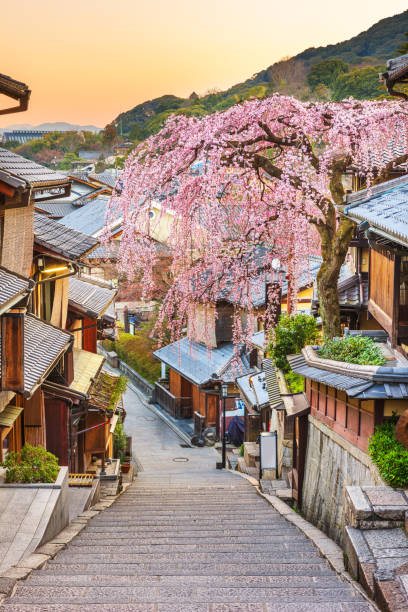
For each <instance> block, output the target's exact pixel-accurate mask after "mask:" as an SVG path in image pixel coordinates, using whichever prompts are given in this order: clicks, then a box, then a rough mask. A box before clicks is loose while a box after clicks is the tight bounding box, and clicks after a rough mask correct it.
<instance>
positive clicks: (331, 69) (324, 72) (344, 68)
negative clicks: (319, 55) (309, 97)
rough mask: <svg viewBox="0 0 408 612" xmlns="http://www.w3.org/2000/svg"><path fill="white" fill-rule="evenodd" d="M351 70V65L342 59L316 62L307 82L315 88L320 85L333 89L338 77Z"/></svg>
mask: <svg viewBox="0 0 408 612" xmlns="http://www.w3.org/2000/svg"><path fill="white" fill-rule="evenodd" d="M348 70H349V65H348V64H346V63H345V62H343V61H342V60H340V59H327V60H324V61H322V62H319V63H318V64H314V65H313V66H312V67H311V69H310V72H309V74H308V75H307V79H306V80H307V83H308V85H309V87H310V88H311V89H312V90H313V89H315V88H316V87H317V86H318V85H321V84H322V85H326V87H329V88H330V89H333V87H334V84H335V83H336V81H337V79H338V77H339V76H340V75H342V74H345V73H346V72H348Z"/></svg>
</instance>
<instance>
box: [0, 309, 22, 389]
mask: <svg viewBox="0 0 408 612" xmlns="http://www.w3.org/2000/svg"><path fill="white" fill-rule="evenodd" d="M25 312H26V309H25V308H19V307H16V308H12V309H11V310H9V311H8V312H6V313H4V314H3V315H2V317H1V364H2V373H1V389H2V391H17V392H18V393H22V392H23V391H24V317H25Z"/></svg>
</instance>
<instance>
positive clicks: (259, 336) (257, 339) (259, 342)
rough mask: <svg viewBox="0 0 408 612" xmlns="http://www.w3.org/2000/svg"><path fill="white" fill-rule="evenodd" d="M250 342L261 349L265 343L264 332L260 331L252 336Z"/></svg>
mask: <svg viewBox="0 0 408 612" xmlns="http://www.w3.org/2000/svg"><path fill="white" fill-rule="evenodd" d="M251 340H252V343H253V345H254V346H256V347H257V348H260V349H263V348H264V342H265V330H264V329H262V330H261V331H259V332H256V334H254V335H253V336H252V338H251Z"/></svg>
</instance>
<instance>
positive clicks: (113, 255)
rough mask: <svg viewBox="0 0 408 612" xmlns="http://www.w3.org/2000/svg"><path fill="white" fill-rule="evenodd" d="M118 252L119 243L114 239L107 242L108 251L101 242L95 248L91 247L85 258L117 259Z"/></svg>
mask: <svg viewBox="0 0 408 612" xmlns="http://www.w3.org/2000/svg"><path fill="white" fill-rule="evenodd" d="M118 253H119V244H118V243H117V242H115V241H112V242H110V243H109V248H108V252H106V247H105V245H103V244H100V245H99V246H97V247H96V248H95V249H93V250H92V251H91V252H90V253H89V255H87V256H86V258H87V259H117V258H118Z"/></svg>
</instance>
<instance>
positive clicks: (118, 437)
mask: <svg viewBox="0 0 408 612" xmlns="http://www.w3.org/2000/svg"><path fill="white" fill-rule="evenodd" d="M125 450H126V433H125V430H124V429H123V423H122V417H121V416H120V415H119V418H118V421H117V423H116V427H115V431H114V434H113V453H114V455H115V457H116V458H121V457H123V453H124V452H125Z"/></svg>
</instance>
